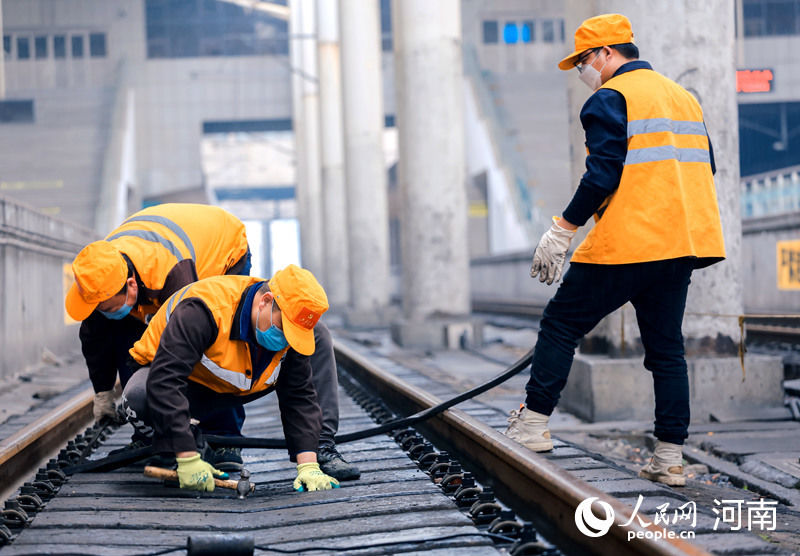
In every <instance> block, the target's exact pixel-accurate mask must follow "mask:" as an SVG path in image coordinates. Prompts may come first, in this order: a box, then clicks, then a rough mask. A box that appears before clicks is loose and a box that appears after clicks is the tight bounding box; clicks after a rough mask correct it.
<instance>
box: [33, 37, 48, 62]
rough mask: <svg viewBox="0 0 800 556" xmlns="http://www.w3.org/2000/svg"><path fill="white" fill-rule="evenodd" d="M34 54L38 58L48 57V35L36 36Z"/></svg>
mask: <svg viewBox="0 0 800 556" xmlns="http://www.w3.org/2000/svg"><path fill="white" fill-rule="evenodd" d="M33 55H34V56H35V57H36V59H37V60H41V59H42V58H47V37H41V36H40V37H36V38H34V39H33Z"/></svg>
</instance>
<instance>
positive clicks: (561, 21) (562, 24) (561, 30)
mask: <svg viewBox="0 0 800 556" xmlns="http://www.w3.org/2000/svg"><path fill="white" fill-rule="evenodd" d="M558 27H559V29H560V33H559V37H560V39H559V40H560V41H561V42H564V36H565V35H564V20H563V19H559V20H558Z"/></svg>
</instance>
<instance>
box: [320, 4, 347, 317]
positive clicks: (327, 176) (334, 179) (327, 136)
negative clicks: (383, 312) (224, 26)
mask: <svg viewBox="0 0 800 556" xmlns="http://www.w3.org/2000/svg"><path fill="white" fill-rule="evenodd" d="M317 14H318V16H319V31H318V37H317V48H318V54H319V57H318V62H319V110H320V137H321V143H322V144H321V147H322V207H323V210H322V213H323V214H322V220H323V242H322V245H323V261H324V267H325V282H324V286H325V291H326V293H327V294H328V301H329V302H330V305H331V308H332V309H333V310H334V311H335V310H337V309H344V308H346V306H347V305H348V304H349V303H350V276H349V274H348V273H349V268H350V256H349V250H348V245H347V210H348V205H347V192H346V190H345V184H344V144H343V140H344V137H343V133H344V131H343V127H342V126H343V123H342V70H341V55H340V52H339V3H338V1H337V0H317Z"/></svg>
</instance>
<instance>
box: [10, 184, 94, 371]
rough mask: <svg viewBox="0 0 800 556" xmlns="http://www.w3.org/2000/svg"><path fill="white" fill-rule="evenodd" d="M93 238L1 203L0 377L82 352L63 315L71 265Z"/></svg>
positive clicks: (72, 325)
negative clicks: (48, 355) (46, 354)
mask: <svg viewBox="0 0 800 556" xmlns="http://www.w3.org/2000/svg"><path fill="white" fill-rule="evenodd" d="M95 239H97V238H96V237H95V236H94V233H93V232H92V231H91V230H89V229H86V228H82V227H79V226H76V225H74V224H71V223H69V222H66V221H63V220H59V219H57V218H53V217H50V216H47V215H45V214H42V213H40V212H37V211H36V210H34V209H32V208H31V207H28V206H26V205H22V204H19V203H17V202H15V201H12V200H10V199H8V198H4V197H0V354H2V358H0V377H3V376H8V375H12V374H14V373H17V372H21V371H23V370H24V369H26V368H30V367H34V366H36V365H37V364H39V363H40V362H41V361H42V355H43V351H44V350H49V351H51V352H53V353H55V354H57V355H58V354H59V353H64V352H65V351H74V350H77V349H78V327H77V324H76V323H74V322H70V321H69V319H68V317H67V316H66V312H65V310H64V295H65V293H66V287H67V286H68V285H69V283H70V282H69V281H67V277H66V276H65V269H64V267H65V265H67V269H66V270H67V276H68V277H69V280H71V279H72V276H71V271H70V270H69V266H68V265H69V263H71V262H72V259H73V258H74V257H75V255H76V254H77V253H78V251H79V250H80V249H81V248H82V247H83V246H84V245H85V244H86V243H89V242H91V241H94V240H95Z"/></svg>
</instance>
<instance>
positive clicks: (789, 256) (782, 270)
mask: <svg viewBox="0 0 800 556" xmlns="http://www.w3.org/2000/svg"><path fill="white" fill-rule="evenodd" d="M775 251H776V252H777V254H778V289H779V290H800V239H794V240H790V241H779V242H777V243H776V245H775Z"/></svg>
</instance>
